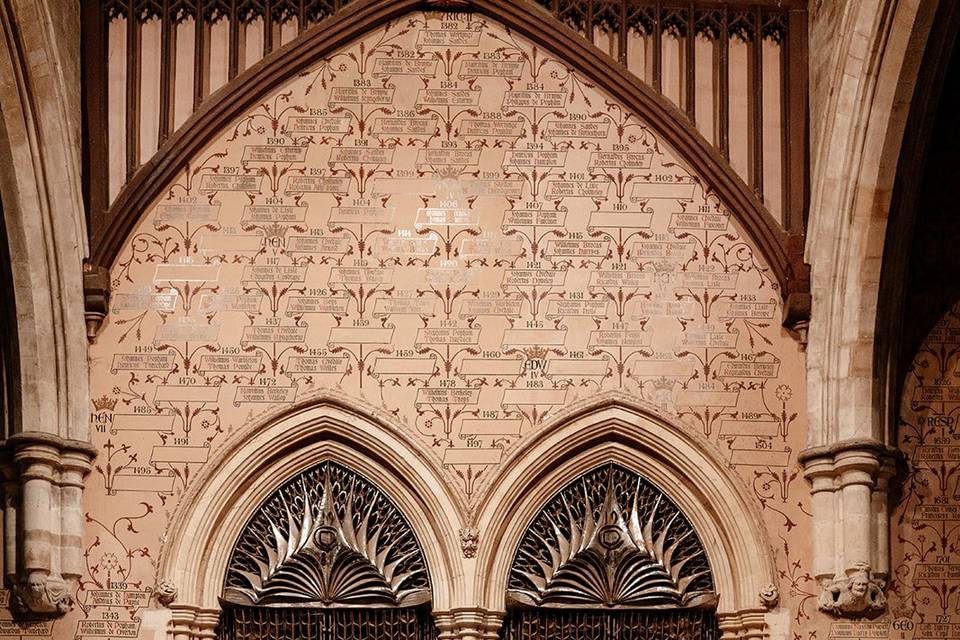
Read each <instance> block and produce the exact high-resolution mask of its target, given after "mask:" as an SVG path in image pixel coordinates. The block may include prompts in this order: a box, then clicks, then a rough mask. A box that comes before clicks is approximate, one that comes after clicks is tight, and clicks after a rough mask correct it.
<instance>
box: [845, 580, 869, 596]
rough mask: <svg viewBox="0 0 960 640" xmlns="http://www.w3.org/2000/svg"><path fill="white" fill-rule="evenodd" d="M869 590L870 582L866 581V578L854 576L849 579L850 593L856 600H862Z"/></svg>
mask: <svg viewBox="0 0 960 640" xmlns="http://www.w3.org/2000/svg"><path fill="white" fill-rule="evenodd" d="M869 589H870V581H869V580H867V578H866V576H863V575H855V576H853V577H852V578H850V593H851V594H852V595H854V596H856V597H857V598H862V597H864V596H866V595H867V590H869Z"/></svg>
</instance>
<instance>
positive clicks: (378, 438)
mask: <svg viewBox="0 0 960 640" xmlns="http://www.w3.org/2000/svg"><path fill="white" fill-rule="evenodd" d="M351 404H353V405H355V406H356V405H358V404H360V403H357V402H351ZM321 463H322V464H321ZM318 464H321V466H320V467H318ZM323 464H326V465H328V466H327V467H326V468H327V469H330V468H334V467H331V466H329V465H335V468H336V469H338V470H340V471H338V473H339V474H340V475H341V476H342V477H341V478H340V480H342V479H343V478H345V477H347V476H354V477H357V478H360V479H361V480H360V482H361V483H363V484H364V486H365V487H367V490H371V487H374V485H373V484H371V483H370V481H369V480H368V479H370V478H376V485H375V487H376V488H375V492H376V493H378V494H379V495H380V496H382V498H383V499H384V500H386V501H387V503H389V504H390V505H392V506H393V508H395V510H396V515H397V517H399V518H400V519H401V520H402V521H404V522H406V523H408V524H409V527H410V531H411V535H412V536H414V539H415V540H416V541H417V546H418V548H419V549H420V550H422V556H423V564H424V566H425V571H426V573H425V574H424V575H423V576H422V580H421V581H423V582H425V583H426V584H429V585H431V586H434V585H442V586H443V588H440V589H432V592H433V594H434V595H433V601H432V606H433V608H434V609H435V610H444V609H446V608H448V607H449V606H450V600H451V598H456V597H457V596H458V595H459V593H460V591H461V585H460V584H459V582H458V575H457V571H456V569H455V561H456V556H457V555H458V554H459V548H457V546H456V543H455V542H454V541H455V539H456V527H457V522H458V520H459V514H460V513H461V507H460V505H458V504H457V503H456V499H455V498H454V497H453V496H452V495H451V494H450V493H449V491H448V489H447V488H446V485H445V484H444V483H443V482H442V480H441V479H440V476H439V474H438V473H437V470H436V467H435V465H434V464H433V461H431V460H430V459H429V458H428V457H427V454H426V453H425V452H424V451H423V450H422V449H421V448H420V447H418V446H417V445H415V444H414V443H413V441H412V440H410V439H408V437H406V436H405V435H404V433H403V430H402V428H401V427H399V426H398V425H393V424H389V423H388V422H387V421H386V418H385V417H384V416H379V415H376V413H375V412H374V411H371V412H366V413H361V411H359V410H356V409H348V408H347V407H346V404H345V401H344V399H343V398H333V397H331V396H323V397H320V398H314V399H313V400H312V401H310V402H307V403H304V404H301V405H299V406H298V407H296V408H294V409H292V410H289V411H285V412H284V413H282V414H279V415H272V416H266V417H263V416H261V417H260V418H258V419H255V420H253V421H251V422H250V423H249V424H248V425H246V426H245V427H243V428H241V429H238V430H237V431H236V432H234V433H233V434H231V436H230V438H228V439H227V440H226V441H225V442H224V444H223V446H222V447H221V448H220V449H219V450H218V451H217V452H216V453H215V454H214V455H213V456H212V460H211V464H210V465H209V466H208V467H206V468H205V469H204V470H203V471H202V472H201V474H200V475H199V476H198V477H197V478H196V479H195V483H192V487H193V490H192V491H188V492H187V494H186V495H185V496H184V497H183V499H182V500H181V502H180V503H179V505H178V507H177V509H176V511H175V512H174V514H173V516H172V518H171V525H170V527H169V529H168V531H169V536H170V537H169V539H168V540H167V543H166V544H165V546H164V549H163V552H162V554H161V557H160V559H159V562H158V574H159V577H160V578H161V582H162V583H165V584H168V585H169V587H170V588H171V589H172V588H173V585H175V595H174V596H172V597H171V599H172V600H173V602H172V604H171V609H173V624H174V629H176V628H178V625H182V627H184V628H187V629H191V630H196V629H198V628H201V629H204V628H206V629H211V630H212V629H213V627H214V626H215V625H216V624H217V621H218V618H219V613H220V608H221V596H224V595H226V596H229V595H230V594H229V592H227V591H224V585H225V584H226V585H227V586H230V585H231V584H233V583H232V582H230V581H231V580H233V578H231V577H229V576H230V575H231V573H230V572H231V569H230V568H231V566H232V565H231V558H233V557H234V548H235V545H236V544H237V541H238V540H240V541H241V544H244V543H243V542H242V538H243V535H244V532H245V531H248V527H249V526H251V523H255V521H256V518H257V517H258V514H260V515H263V511H262V510H263V509H264V508H266V509H268V510H270V509H274V507H276V505H274V506H273V507H271V506H270V504H272V503H270V499H271V496H273V497H276V495H277V492H278V491H281V492H282V491H284V490H285V489H284V488H289V487H291V486H294V485H296V483H297V482H298V481H300V480H302V478H303V477H305V475H304V474H307V475H309V474H311V473H313V474H315V475H316V474H317V473H318V469H322V468H323V467H322V465H323ZM347 470H349V471H347ZM321 475H322V473H321ZM318 477H319V476H318ZM291 483H293V484H291ZM338 486H340V484H339V481H338ZM322 493H323V492H320V494H322ZM356 504H359V502H356ZM340 505H341V506H340V511H339V514H340V516H341V517H342V516H343V513H344V511H343V503H342V502H341V503H340ZM274 510H275V509H274ZM294 515H295V517H296V516H303V515H304V513H303V512H302V511H298V512H297V514H294ZM261 525H262V523H261ZM286 527H289V524H288V525H286ZM283 532H284V533H289V529H288V528H284V529H283ZM248 546H249V545H248ZM381 551H382V549H381ZM225 579H226V580H227V582H226V583H225ZM234 582H236V581H235V580H234ZM238 584H239V583H238ZM234 586H236V585H234ZM261 586H263V584H261ZM234 595H236V594H234ZM301 595H302V594H301ZM420 595H422V594H420ZM227 599H228V600H229V599H230V598H229V597H228V598H227ZM301 599H306V600H309V597H308V596H304V597H303V598H301ZM415 599H416V598H415ZM254 600H256V598H254ZM401 600H402V599H401ZM420 600H422V598H420ZM418 601H419V600H418ZM398 602H399V601H398ZM247 604H249V603H247ZM191 633H192V631H191Z"/></svg>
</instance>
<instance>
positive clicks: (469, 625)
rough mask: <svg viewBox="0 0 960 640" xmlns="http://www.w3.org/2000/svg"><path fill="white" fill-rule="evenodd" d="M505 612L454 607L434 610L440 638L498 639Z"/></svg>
mask: <svg viewBox="0 0 960 640" xmlns="http://www.w3.org/2000/svg"><path fill="white" fill-rule="evenodd" d="M503 616H504V614H503V613H497V612H490V611H485V610H483V609H453V610H451V611H445V612H434V614H433V619H434V621H435V622H436V624H437V629H439V631H440V633H439V635H438V636H437V638H438V640H497V637H498V632H499V631H500V625H502V624H503Z"/></svg>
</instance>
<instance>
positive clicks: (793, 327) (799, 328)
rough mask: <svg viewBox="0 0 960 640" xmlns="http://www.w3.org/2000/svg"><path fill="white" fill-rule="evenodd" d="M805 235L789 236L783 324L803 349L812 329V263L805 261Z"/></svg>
mask: <svg viewBox="0 0 960 640" xmlns="http://www.w3.org/2000/svg"><path fill="white" fill-rule="evenodd" d="M804 241H805V237H804V236H803V235H802V234H792V235H789V236H787V252H788V254H789V258H790V268H789V271H788V273H787V278H786V282H784V285H783V316H782V318H781V324H782V325H783V327H784V328H785V329H786V330H787V331H788V332H789V333H790V335H791V336H793V337H794V339H796V340H797V342H799V343H800V347H801V349H803V350H806V348H807V333H808V331H809V329H810V306H811V303H812V298H811V296H810V265H808V264H806V263H804V261H803V247H804Z"/></svg>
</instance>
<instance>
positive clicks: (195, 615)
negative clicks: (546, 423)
mask: <svg viewBox="0 0 960 640" xmlns="http://www.w3.org/2000/svg"><path fill="white" fill-rule="evenodd" d="M170 610H171V613H172V615H171V619H170V623H169V624H168V626H167V639H168V640H214V639H215V638H216V626H217V621H218V620H219V617H220V610H219V609H215V608H204V607H198V606H195V605H190V604H184V603H174V604H171V605H170ZM432 615H433V620H434V622H435V624H436V625H437V630H438V631H439V634H438V636H437V637H438V640H497V638H498V637H499V636H498V632H499V630H500V626H501V625H502V624H503V619H504V617H505V615H506V614H505V613H504V612H503V611H490V610H487V609H483V608H472V607H470V608H458V609H449V610H445V611H434V612H433V614H432ZM717 621H718V626H719V627H720V640H767V639H768V638H769V637H770V632H769V626H768V625H767V619H766V613H765V612H764V611H763V610H760V609H747V610H744V611H738V612H734V613H727V614H718V616H717Z"/></svg>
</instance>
